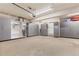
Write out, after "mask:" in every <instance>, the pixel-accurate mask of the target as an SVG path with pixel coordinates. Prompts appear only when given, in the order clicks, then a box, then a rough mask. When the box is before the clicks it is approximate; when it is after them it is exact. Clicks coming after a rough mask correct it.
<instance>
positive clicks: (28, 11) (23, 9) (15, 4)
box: [12, 3, 35, 17]
mask: <svg viewBox="0 0 79 59" xmlns="http://www.w3.org/2000/svg"><path fill="white" fill-rule="evenodd" d="M12 4H13V5H15V6H17V7H19V8H20V9H22V10H24V11H27V12H29V13H30V14H32V16H33V17H35V15H34V14H33V13H32V12H30V11H29V10H27V9H25V8H23V7H21V6H19V5H17V4H16V3H12Z"/></svg>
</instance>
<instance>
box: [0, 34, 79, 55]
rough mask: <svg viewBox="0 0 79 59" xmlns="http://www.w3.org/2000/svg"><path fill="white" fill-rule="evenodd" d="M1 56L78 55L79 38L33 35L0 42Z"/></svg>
mask: <svg viewBox="0 0 79 59" xmlns="http://www.w3.org/2000/svg"><path fill="white" fill-rule="evenodd" d="M0 55H2V56H6V55H8V56H11V55H12V56H28V55H29V56H60V55H65V56H69V55H71V56H72V55H74V56H77V55H79V40H78V39H70V38H53V37H47V36H44V37H43V36H35V37H29V38H24V39H19V40H12V41H6V42H0Z"/></svg>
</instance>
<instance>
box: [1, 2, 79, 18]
mask: <svg viewBox="0 0 79 59" xmlns="http://www.w3.org/2000/svg"><path fill="white" fill-rule="evenodd" d="M16 4H17V5H19V6H21V7H23V8H25V9H27V10H29V9H28V7H31V8H32V9H31V10H29V11H31V12H32V13H33V12H34V11H36V10H39V9H42V8H46V7H48V6H49V7H51V8H52V11H48V12H46V13H47V14H50V13H51V12H57V11H59V10H65V9H68V8H72V7H73V8H74V7H79V4H78V3H16ZM38 12H39V11H38ZM40 12H41V11H40ZM0 13H8V14H11V15H15V16H19V17H24V18H27V19H33V17H32V14H30V13H29V12H26V11H24V10H23V9H20V8H19V7H17V6H15V5H12V4H11V3H0ZM46 13H43V14H40V15H38V16H43V15H46Z"/></svg>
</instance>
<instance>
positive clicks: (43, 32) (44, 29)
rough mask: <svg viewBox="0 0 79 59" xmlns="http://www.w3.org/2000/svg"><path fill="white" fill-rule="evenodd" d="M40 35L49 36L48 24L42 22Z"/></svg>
mask: <svg viewBox="0 0 79 59" xmlns="http://www.w3.org/2000/svg"><path fill="white" fill-rule="evenodd" d="M40 35H42V36H47V35H48V24H46V23H45V24H41V29H40Z"/></svg>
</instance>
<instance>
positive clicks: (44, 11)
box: [34, 7, 52, 15]
mask: <svg viewBox="0 0 79 59" xmlns="http://www.w3.org/2000/svg"><path fill="white" fill-rule="evenodd" d="M51 10H52V8H51V7H46V8H42V9H38V10H36V11H34V14H35V15H40V14H43V13H46V12H48V11H51Z"/></svg>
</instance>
